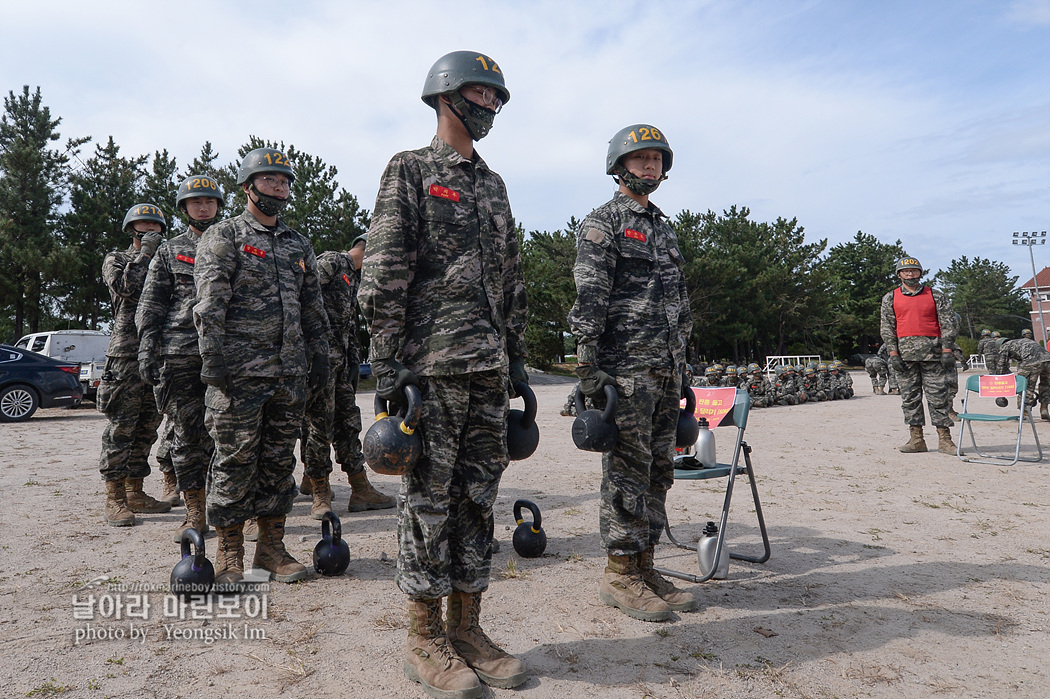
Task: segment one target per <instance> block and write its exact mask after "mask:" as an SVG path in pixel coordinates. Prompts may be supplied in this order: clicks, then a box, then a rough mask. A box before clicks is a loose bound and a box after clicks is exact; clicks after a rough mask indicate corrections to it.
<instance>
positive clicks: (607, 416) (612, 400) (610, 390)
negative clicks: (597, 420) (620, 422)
mask: <svg viewBox="0 0 1050 699" xmlns="http://www.w3.org/2000/svg"><path fill="white" fill-rule="evenodd" d="M573 401H574V402H575V403H576V414H577V415H582V414H583V411H584V410H586V409H587V407H586V406H585V405H584V404H583V389H582V388H580V387H579V386H577V387H576V395H575V396H573ZM619 402H620V395H619V394H618V393H617V392H616V386H606V387H605V410H603V411H602V422H604V423H606V424H610V423H611V422H612V421H613V418H614V417H615V416H616V407H617V405H618V404H619Z"/></svg>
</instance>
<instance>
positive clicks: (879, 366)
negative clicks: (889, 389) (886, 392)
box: [864, 357, 889, 390]
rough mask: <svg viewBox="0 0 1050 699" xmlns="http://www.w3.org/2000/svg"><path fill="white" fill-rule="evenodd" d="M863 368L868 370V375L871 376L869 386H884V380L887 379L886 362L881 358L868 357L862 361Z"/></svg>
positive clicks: (873, 388) (887, 368) (887, 369)
mask: <svg viewBox="0 0 1050 699" xmlns="http://www.w3.org/2000/svg"><path fill="white" fill-rule="evenodd" d="M864 370H865V371H867V372H868V376H869V377H871V388H872V390H875V389H876V388H882V389H885V388H886V382H887V381H888V380H889V367H888V366H887V365H886V362H884V361H882V360H881V359H878V358H877V357H875V358H870V357H869V358H868V359H867V360H866V361H865V362H864Z"/></svg>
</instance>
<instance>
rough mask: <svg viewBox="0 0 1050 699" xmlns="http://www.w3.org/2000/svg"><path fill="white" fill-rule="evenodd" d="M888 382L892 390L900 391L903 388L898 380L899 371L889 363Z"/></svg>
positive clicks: (887, 370) (887, 367) (887, 368)
mask: <svg viewBox="0 0 1050 699" xmlns="http://www.w3.org/2000/svg"><path fill="white" fill-rule="evenodd" d="M886 382H887V385H888V386H889V389H888V390H890V391H899V390H900V388H901V385H900V381H898V380H897V372H895V371H894V370H893V367H891V366H890V365H888V364H887V365H886Z"/></svg>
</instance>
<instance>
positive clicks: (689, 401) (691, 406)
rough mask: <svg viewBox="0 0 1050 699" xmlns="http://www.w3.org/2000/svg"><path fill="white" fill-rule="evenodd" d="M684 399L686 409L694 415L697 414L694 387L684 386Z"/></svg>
mask: <svg viewBox="0 0 1050 699" xmlns="http://www.w3.org/2000/svg"><path fill="white" fill-rule="evenodd" d="M682 393H683V394H684V395H683V398H685V409H686V411H687V412H688V413H689V414H690V415H692V414H694V413H695V412H696V392H695V391H693V387H692V386H682Z"/></svg>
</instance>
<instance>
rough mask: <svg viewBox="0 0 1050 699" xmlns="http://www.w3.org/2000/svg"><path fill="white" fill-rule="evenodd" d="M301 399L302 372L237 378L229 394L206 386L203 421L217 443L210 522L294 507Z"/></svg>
mask: <svg viewBox="0 0 1050 699" xmlns="http://www.w3.org/2000/svg"><path fill="white" fill-rule="evenodd" d="M305 403H306V377H305V376H283V377H280V378H259V377H254V376H236V377H233V378H231V379H230V392H229V394H226V393H223V392H222V391H220V390H219V389H217V388H215V387H214V386H208V389H207V391H206V392H205V394H204V405H205V408H206V410H205V414H204V424H205V425H206V426H207V428H208V433H209V434H210V435H211V438H212V441H213V442H214V443H215V452H214V454H213V455H212V460H211V468H210V470H209V471H208V495H207V502H208V521H209V522H210V523H211V524H213V525H215V526H217V527H229V526H233V525H234V524H237V523H238V522H243V521H245V520H247V519H250V518H252V517H272V516H275V515H284V514H288V513H289V512H291V511H292V501H293V500H294V499H295V496H296V493H297V492H298V491H297V490H296V488H295V479H294V478H293V477H292V471H293V470H294V469H295V440H297V439H298V438H299V428H300V427H301V426H302V420H303V406H304V405H305Z"/></svg>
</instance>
